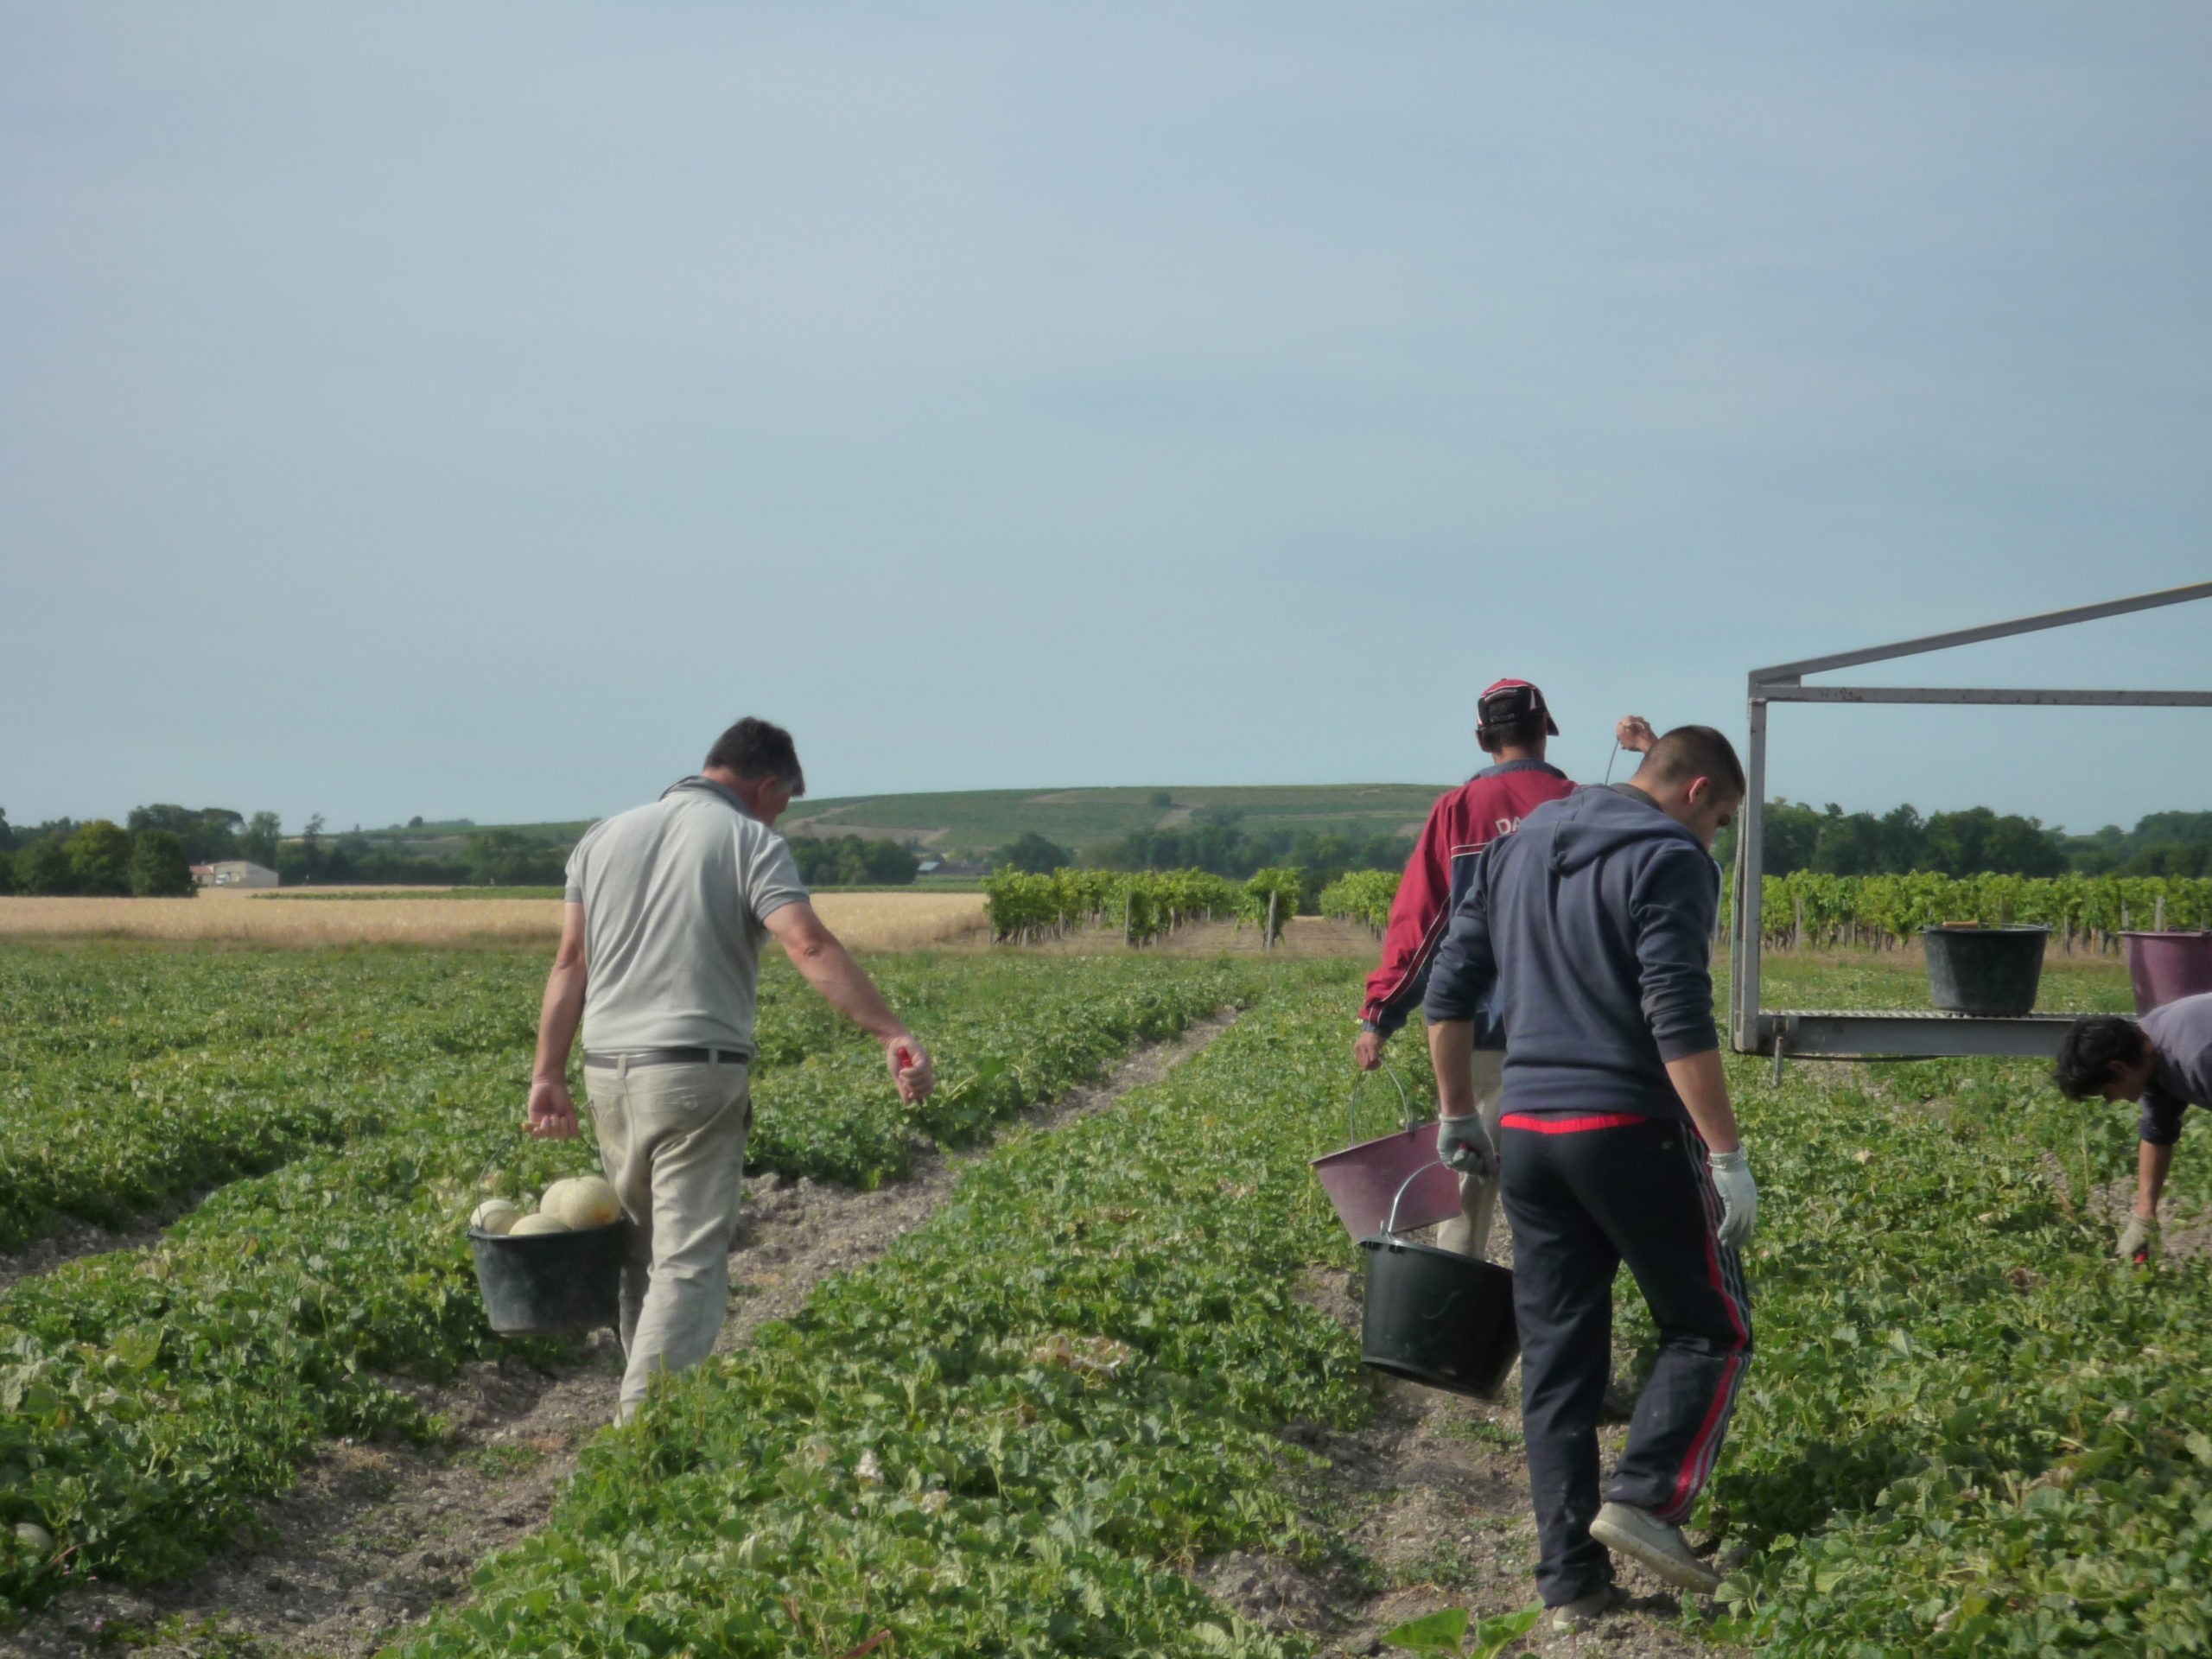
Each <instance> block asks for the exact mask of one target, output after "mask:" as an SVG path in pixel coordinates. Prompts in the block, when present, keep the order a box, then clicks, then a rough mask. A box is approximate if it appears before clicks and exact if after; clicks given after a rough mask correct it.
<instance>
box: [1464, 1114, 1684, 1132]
mask: <svg viewBox="0 0 2212 1659" xmlns="http://www.w3.org/2000/svg"><path fill="white" fill-rule="evenodd" d="M1498 1122H1499V1124H1500V1125H1501V1126H1502V1127H1503V1128H1509V1129H1533V1130H1534V1131H1535V1133H1536V1134H1538V1135H1580V1134H1581V1133H1582V1131H1583V1130H1585V1129H1618V1128H1626V1127H1627V1126H1628V1125H1629V1124H1630V1123H1643V1122H1649V1119H1648V1118H1643V1117H1640V1116H1637V1114H1636V1113H1634V1112H1594V1113H1592V1114H1591V1115H1590V1116H1587V1117H1552V1116H1542V1117H1539V1116H1536V1115H1535V1113H1532V1112H1508V1113H1507V1114H1506V1115H1505V1116H1503V1117H1502V1118H1500V1119H1499V1120H1498Z"/></svg>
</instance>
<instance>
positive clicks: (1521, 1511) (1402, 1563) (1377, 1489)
mask: <svg viewBox="0 0 2212 1659" xmlns="http://www.w3.org/2000/svg"><path fill="white" fill-rule="evenodd" d="M1491 1260H1493V1261H1495V1262H1498V1263H1500V1264H1501V1265H1502V1266H1505V1267H1510V1266H1511V1265H1512V1263H1513V1249H1512V1243H1511V1240H1510V1236H1508V1234H1507V1231H1506V1229H1505V1227H1504V1224H1503V1222H1500V1223H1498V1224H1497V1227H1496V1230H1495V1231H1494V1232H1493V1233H1492V1235H1491ZM1361 1289H1362V1286H1361V1281H1360V1276H1359V1274H1358V1271H1357V1269H1353V1270H1352V1271H1350V1272H1345V1271H1343V1270H1340V1269H1336V1268H1328V1269H1323V1268H1315V1269H1313V1270H1312V1271H1311V1272H1310V1273H1309V1274H1307V1276H1306V1282H1305V1284H1304V1285H1303V1286H1302V1287H1300V1294H1301V1295H1302V1296H1303V1297H1304V1299H1305V1300H1306V1301H1307V1302H1308V1303H1309V1304H1311V1305H1312V1306H1314V1307H1317V1308H1319V1310H1320V1311H1322V1312H1323V1313H1326V1314H1328V1315H1329V1316H1330V1317H1331V1318H1332V1319H1336V1320H1337V1321H1338V1323H1339V1324H1341V1325H1344V1328H1345V1333H1346V1337H1347V1339H1348V1340H1350V1341H1352V1342H1355V1343H1356V1342H1357V1341H1358V1339H1359V1338H1358V1332H1359V1324H1360V1296H1361ZM1519 1382H1520V1373H1519V1371H1518V1370H1517V1369H1516V1371H1515V1372H1514V1374H1513V1376H1512V1377H1511V1379H1510V1380H1509V1381H1508V1383H1506V1386H1505V1388H1504V1389H1503V1396H1502V1397H1501V1398H1500V1399H1499V1400H1498V1401H1497V1402H1495V1403H1491V1402H1483V1401H1477V1400H1469V1399H1465V1398H1462V1397H1461V1396H1459V1395H1451V1394H1443V1393H1440V1392H1438V1391H1437V1390H1436V1389H1424V1388H1421V1387H1419V1386H1417V1385H1416V1384H1414V1383H1406V1382H1402V1381H1400V1380H1398V1379H1397V1378H1395V1377H1386V1376H1380V1375H1376V1374H1372V1373H1370V1386H1371V1387H1372V1388H1373V1389H1374V1390H1375V1412H1374V1414H1373V1416H1372V1417H1371V1418H1370V1420H1369V1421H1367V1422H1366V1423H1365V1424H1363V1425H1362V1426H1361V1427H1358V1428H1357V1429H1355V1430H1352V1431H1351V1433H1339V1432H1338V1431H1337V1430H1334V1429H1332V1428H1329V1427H1325V1426H1323V1425H1319V1424H1313V1423H1294V1424H1292V1425H1290V1426H1289V1427H1287V1429H1286V1430H1284V1431H1283V1438H1284V1439H1285V1440H1289V1441H1291V1442H1292V1443H1294V1444H1295V1445H1300V1446H1306V1447H1308V1448H1310V1449H1311V1450H1313V1451H1314V1452H1319V1454H1320V1455H1321V1456H1322V1457H1323V1458H1324V1459H1326V1460H1327V1467H1326V1469H1325V1471H1324V1472H1323V1473H1322V1474H1321V1476H1320V1477H1319V1480H1318V1481H1317V1482H1315V1484H1314V1485H1313V1488H1312V1490H1311V1491H1309V1492H1308V1493H1307V1504H1308V1508H1309V1511H1310V1512H1311V1513H1312V1514H1313V1516H1314V1517H1315V1519H1316V1520H1317V1521H1318V1522H1322V1523H1323V1524H1325V1525H1327V1526H1330V1527H1332V1528H1333V1529H1335V1530H1336V1532H1337V1534H1338V1537H1339V1539H1340V1541H1341V1542H1342V1545H1343V1551H1342V1554H1341V1556H1340V1558H1339V1560H1338V1563H1337V1564H1336V1566H1335V1567H1332V1568H1331V1569H1329V1570H1326V1571H1322V1572H1310V1571H1306V1570H1304V1569H1301V1568H1300V1567H1298V1566H1297V1565H1295V1564H1294V1563H1292V1562H1290V1561H1287V1560H1281V1559H1280V1558H1276V1557H1271V1556H1265V1555H1255V1554H1232V1555H1225V1556H1220V1557H1217V1558H1215V1559H1214V1560H1210V1561H1207V1562H1205V1563H1204V1564H1203V1565H1202V1566H1201V1567H1199V1568H1198V1572H1197V1573H1196V1574H1195V1575H1194V1576H1195V1577H1196V1579H1197V1580H1198V1583H1199V1585H1200V1586H1203V1587H1204V1588H1205V1590H1206V1591H1207V1592H1208V1593H1210V1594H1211V1595H1212V1596H1213V1597H1214V1598H1215V1599H1217V1600H1219V1601H1221V1602H1223V1603H1224V1604H1225V1605H1229V1606H1231V1607H1234V1608H1235V1609H1236V1611H1238V1612H1240V1613H1242V1614H1243V1615H1244V1617H1245V1618H1249V1619H1251V1620H1253V1621H1254V1622H1255V1623H1257V1624H1262V1625H1265V1626H1266V1627H1267V1628H1268V1629H1270V1630H1298V1631H1300V1632H1302V1633H1303V1634H1304V1635H1306V1636H1307V1637H1311V1638H1312V1639H1313V1641H1314V1642H1315V1643H1317V1644H1318V1645H1319V1648H1320V1650H1321V1652H1322V1653H1323V1655H1325V1656H1327V1659H1348V1656H1352V1655H1363V1656H1364V1655H1379V1654H1385V1653H1389V1652H1391V1651H1394V1649H1387V1648H1385V1647H1384V1646H1383V1642H1382V1636H1383V1632H1384V1631H1385V1630H1391V1629H1394V1628H1395V1626H1397V1625H1398V1624H1402V1623H1403V1622H1405V1621H1406V1620H1407V1619H1409V1618H1420V1617H1421V1615H1422V1614H1424V1613H1432V1612H1435V1611H1438V1610H1439V1609H1440V1608H1445V1607H1464V1608H1467V1609H1470V1610H1471V1611H1473V1612H1474V1613H1475V1614H1476V1615H1477V1616H1478V1618H1490V1617H1491V1616H1493V1615H1496V1614H1499V1613H1510V1612H1516V1611H1520V1610H1521V1609H1522V1608H1525V1607H1529V1606H1531V1605H1534V1604H1535V1600H1536V1587H1535V1564H1536V1527H1535V1518H1534V1516H1533V1515H1532V1514H1531V1512H1530V1510H1529V1474H1528V1468H1527V1465H1526V1464H1525V1463H1524V1462H1523V1460H1522V1452H1521V1402H1520V1391H1519ZM1626 1433H1627V1431H1626V1430H1625V1429H1624V1428H1621V1427H1610V1428H1606V1429H1604V1430H1602V1431H1600V1437H1599V1438H1600V1441H1601V1444H1602V1446H1603V1447H1604V1452H1605V1459H1606V1461H1607V1462H1608V1463H1609V1464H1610V1463H1611V1460H1612V1459H1614V1458H1615V1457H1617V1456H1618V1455H1619V1452H1620V1450H1621V1446H1622V1443H1623V1441H1624V1440H1625V1438H1626ZM1696 1541H1697V1540H1695V1539H1694V1538H1693V1542H1696ZM1614 1571H1615V1575H1616V1578H1617V1580H1618V1583H1619V1584H1620V1585H1621V1586H1622V1587H1623V1588H1624V1589H1626V1590H1627V1591H1628V1592H1629V1594H1630V1597H1631V1600H1630V1604H1629V1605H1628V1607H1627V1608H1626V1609H1624V1611H1620V1612H1618V1613H1615V1614H1612V1615H1611V1616H1609V1617H1607V1618H1604V1619H1602V1620H1600V1621H1599V1623H1598V1624H1597V1625H1596V1626H1594V1627H1593V1628H1592V1629H1591V1630H1588V1631H1586V1632H1585V1633H1583V1634H1580V1635H1576V1636H1568V1635H1564V1634H1561V1633H1560V1632H1558V1631H1555V1630H1552V1629H1551V1627H1550V1624H1549V1622H1548V1620H1547V1621H1540V1622H1539V1623H1538V1624H1537V1625H1536V1627H1535V1629H1533V1630H1530V1631H1529V1634H1528V1635H1527V1636H1526V1637H1522V1638H1521V1639H1519V1640H1517V1641H1516V1642H1514V1643H1512V1644H1511V1645H1510V1647H1508V1648H1507V1649H1506V1651H1507V1652H1509V1653H1511V1654H1516V1655H1517V1654H1521V1653H1524V1652H1526V1653H1534V1654H1537V1655H1541V1656H1543V1659H1560V1656H1567V1655H1577V1654H1599V1653H1603V1654H1606V1655H1611V1656H1616V1659H1689V1656H1699V1659H1723V1656H1726V1655H1729V1654H1732V1653H1734V1652H1736V1651H1737V1650H1736V1649H1726V1648H1719V1647H1715V1646H1713V1645H1712V1644H1710V1643H1706V1642H1703V1641H1700V1639H1699V1638H1697V1637H1695V1636H1694V1635H1692V1634H1691V1633H1690V1632H1689V1631H1688V1630H1684V1629H1683V1628H1682V1627H1681V1624H1680V1623H1679V1622H1678V1621H1679V1615H1680V1611H1681V1604H1680V1603H1679V1601H1678V1600H1677V1599H1676V1595H1675V1592H1673V1591H1671V1590H1669V1589H1668V1588H1667V1587H1666V1586H1663V1585H1662V1584H1660V1583H1659V1582H1658V1581H1657V1580H1655V1579H1653V1578H1652V1577H1650V1576H1649V1574H1648V1573H1645V1572H1643V1569H1642V1568H1640V1567H1637V1566H1636V1565H1635V1564H1633V1563H1632V1562H1630V1561H1627V1560H1621V1559H1619V1558H1616V1559H1615V1561H1614Z"/></svg>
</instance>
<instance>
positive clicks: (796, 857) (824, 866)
mask: <svg viewBox="0 0 2212 1659" xmlns="http://www.w3.org/2000/svg"><path fill="white" fill-rule="evenodd" d="M791 858H792V860H793V861H794V862H796V863H797V864H798V874H799V879H800V880H803V881H804V882H805V883H806V884H807V886H809V887H906V886H907V885H908V884H909V883H911V882H912V880H913V879H914V876H915V874H916V873H917V872H918V870H919V869H920V868H921V864H922V861H921V860H920V859H918V858H917V857H916V856H915V855H913V854H912V853H911V852H909V851H908V850H907V849H906V848H904V847H902V846H900V845H899V843H898V842H895V841H863V840H862V839H861V837H860V836H829V837H828V838H826V839H824V838H820V837H817V836H792V837H791Z"/></svg>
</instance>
